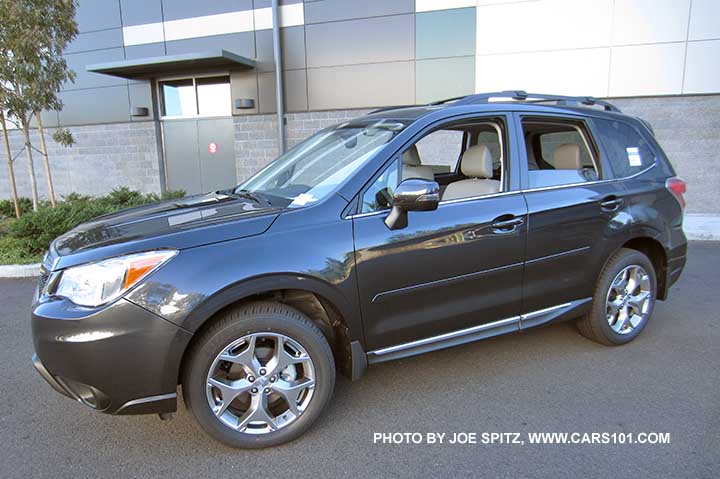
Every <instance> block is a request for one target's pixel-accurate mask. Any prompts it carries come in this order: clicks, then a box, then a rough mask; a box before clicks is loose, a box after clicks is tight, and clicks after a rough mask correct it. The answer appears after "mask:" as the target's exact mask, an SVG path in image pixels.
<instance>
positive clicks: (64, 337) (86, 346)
mask: <svg viewBox="0 0 720 479" xmlns="http://www.w3.org/2000/svg"><path fill="white" fill-rule="evenodd" d="M32 333H33V342H34V345H35V355H34V356H33V365H34V366H35V369H36V370H37V371H38V372H39V373H40V375H41V376H42V377H43V378H44V379H45V380H46V381H47V382H48V383H49V384H50V386H52V388H53V389H55V390H56V391H58V392H59V393H61V394H63V395H65V396H68V397H70V398H72V399H75V400H77V401H79V402H81V403H83V404H85V405H87V406H89V407H92V408H93V409H96V410H98V411H102V412H105V413H110V414H147V413H160V412H172V411H175V409H176V408H177V394H176V389H177V381H178V375H179V370H180V362H181V360H182V354H183V352H184V350H185V347H186V346H187V344H188V343H189V341H190V338H191V337H192V335H191V333H189V332H188V331H185V330H184V329H182V328H179V327H178V326H176V325H174V324H172V323H170V322H168V321H166V320H164V319H162V318H160V317H159V316H156V315H155V314H153V313H150V312H149V311H147V310H145V309H143V308H141V307H139V306H137V305H135V304H134V303H132V302H130V301H127V300H125V299H120V300H118V301H116V302H114V303H112V304H111V305H109V306H106V307H103V308H97V309H91V308H82V307H78V306H76V305H73V304H72V303H71V302H70V301H67V300H65V299H52V298H50V299H46V300H44V301H42V302H40V303H38V304H35V305H34V307H33V312H32Z"/></svg>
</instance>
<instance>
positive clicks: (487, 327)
mask: <svg viewBox="0 0 720 479" xmlns="http://www.w3.org/2000/svg"><path fill="white" fill-rule="evenodd" d="M590 301H592V298H583V299H578V300H575V301H570V302H568V303H563V304H558V305H556V306H551V307H549V308H545V309H540V310H538V311H532V312H530V313H525V314H522V315H520V316H513V317H511V318H506V319H501V320H500V321H494V322H492V323H487V324H481V325H478V326H473V327H471V328H466V329H461V330H458V331H452V332H449V333H445V334H440V335H438V336H432V337H429V338H425V339H418V340H417V341H411V342H409V343H404V344H398V345H396V346H389V347H387V348H382V349H377V350H375V351H370V352H368V354H367V362H368V364H375V363H382V362H385V361H391V360H393V359H400V358H406V357H408V356H414V355H416V354H422V353H426V352H429V351H435V350H437V349H445V348H449V347H452V346H458V345H460V344H465V343H470V342H473V341H478V340H481V339H486V338H491V337H493V336H499V335H501V334H506V333H512V332H517V331H521V330H525V329H528V328H532V327H535V326H540V325H541V324H546V323H549V322H552V321H555V320H563V319H571V318H573V317H576V316H577V315H579V314H582V312H583V308H584V307H585V306H586V305H588V304H589V303H590ZM353 356H354V354H353ZM353 360H354V358H353ZM353 372H354V365H353Z"/></svg>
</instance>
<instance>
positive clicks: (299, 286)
mask: <svg viewBox="0 0 720 479" xmlns="http://www.w3.org/2000/svg"><path fill="white" fill-rule="evenodd" d="M281 289H296V290H302V291H307V292H310V293H314V294H316V295H318V296H321V297H323V298H324V299H325V300H327V301H328V302H329V303H330V304H332V306H333V307H335V309H337V311H338V312H339V313H340V314H341V315H342V317H343V319H344V320H345V322H346V324H347V326H348V329H349V331H348V334H349V337H350V340H352V341H360V342H361V343H364V338H363V334H362V331H363V329H362V322H361V319H360V317H359V315H358V314H357V312H356V311H359V306H358V305H356V304H353V303H352V301H349V300H348V299H347V298H346V297H345V295H343V294H342V293H341V292H340V291H339V290H338V289H337V288H336V287H335V286H333V285H332V284H330V283H327V282H325V281H322V280H320V279H317V278H314V277H312V276H307V275H303V274H299V273H272V274H267V275H262V276H255V277H251V278H247V279H245V280H241V281H238V282H237V283H234V284H231V285H229V286H228V287H226V288H224V289H222V290H220V291H218V292H217V293H216V294H214V295H213V296H210V297H209V298H207V299H206V300H205V301H203V302H202V303H200V304H199V305H198V306H197V307H195V308H194V309H193V310H192V311H191V312H190V314H188V316H187V317H186V319H185V321H184V322H183V324H182V327H183V328H185V329H187V330H189V331H191V332H193V333H194V332H196V331H197V330H198V329H199V328H200V327H201V326H202V325H203V324H204V323H205V322H206V321H207V320H208V319H210V318H211V317H212V316H213V315H214V314H216V313H217V312H218V311H220V310H221V309H223V308H225V307H227V306H229V305H231V304H233V303H236V302H238V301H241V300H243V299H247V298H250V297H252V296H254V295H257V294H262V293H266V292H268V291H277V290H281Z"/></svg>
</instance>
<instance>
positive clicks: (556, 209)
mask: <svg viewBox="0 0 720 479" xmlns="http://www.w3.org/2000/svg"><path fill="white" fill-rule="evenodd" d="M432 138H435V139H438V138H439V139H441V140H442V139H443V138H444V139H445V140H443V141H449V140H447V139H456V141H457V146H458V148H457V150H454V149H452V148H450V149H448V148H445V149H443V148H440V149H439V150H438V149H437V148H432V147H429V146H428V145H429V140H430V139H432ZM435 144H437V142H435ZM438 151H439V153H438ZM443 151H454V153H452V157H450V158H448V157H447V155H445V156H443V154H442V153H443ZM458 152H459V153H458ZM684 192H685V183H684V182H683V181H682V180H681V179H679V178H677V177H676V176H675V172H674V170H673V168H672V166H671V164H670V162H669V160H668V158H667V157H666V155H665V154H664V153H663V151H662V149H661V148H660V146H659V145H658V143H657V141H656V140H655V137H654V133H653V130H652V128H651V126H650V125H649V124H648V123H647V122H645V121H644V120H642V119H639V118H635V117H631V116H628V115H624V114H622V113H621V112H620V111H619V110H618V109H617V108H616V107H614V106H613V105H612V104H610V103H607V102H605V101H601V100H597V99H594V98H590V97H566V96H556V95H544V94H528V93H525V92H522V91H513V92H498V93H487V94H477V95H470V96H465V97H461V98H453V99H449V100H445V101H441V102H436V103H432V104H429V105H425V106H415V107H401V108H386V109H381V110H377V111H374V112H372V113H369V114H368V115H366V116H363V117H361V118H357V119H355V120H352V121H349V122H346V123H342V124H340V125H337V126H334V127H331V128H328V129H325V130H322V131H320V132H319V133H317V134H315V135H314V136H311V137H310V138H308V139H307V140H305V141H304V142H302V143H300V144H298V145H297V146H295V147H294V148H292V149H291V150H289V151H288V152H287V153H285V154H283V155H282V156H280V157H279V158H278V159H277V160H275V161H274V162H272V163H271V164H270V165H268V166H267V167H266V168H264V169H263V170H261V171H260V172H258V173H257V174H256V175H255V176H253V177H252V178H250V179H249V180H247V181H245V182H244V183H242V184H241V185H239V186H237V187H234V188H231V189H228V190H223V191H215V192H212V193H208V194H203V195H198V196H193V197H189V198H184V199H181V200H174V201H168V202H164V203H159V204H154V205H149V206H142V207H138V208H133V209H129V210H124V211H121V212H118V213H114V214H111V215H107V216H103V217H100V218H97V219H96V220H94V221H91V222H89V223H85V224H82V225H80V226H78V227H77V228H75V229H73V230H72V231H70V232H68V233H66V234H64V235H62V236H60V237H59V238H57V239H56V240H55V241H54V242H53V243H52V245H51V247H50V249H49V251H48V253H47V254H46V256H45V258H44V261H43V264H42V271H41V273H42V276H41V279H40V283H39V285H38V288H37V293H36V297H35V299H34V304H33V307H32V331H33V338H34V346H35V352H36V354H35V356H34V357H33V362H34V365H35V367H36V369H37V370H38V371H39V372H40V374H41V375H42V376H43V378H44V379H45V380H46V381H47V382H48V383H49V384H50V385H51V386H52V387H53V388H54V389H55V390H57V391H58V392H60V393H62V394H64V395H66V396H69V397H71V398H73V399H76V400H77V401H80V402H81V403H83V404H85V405H87V406H89V407H91V408H93V409H96V410H98V411H102V412H105V413H110V414H146V413H159V414H166V413H170V412H173V411H175V410H176V408H177V391H178V386H179V385H181V386H182V393H183V397H184V400H185V403H186V405H187V407H188V408H189V410H190V411H191V413H192V415H193V416H194V418H195V419H196V420H197V422H198V424H199V425H200V426H201V427H202V429H203V430H204V431H205V432H207V433H208V434H209V435H210V436H211V437H213V438H215V439H217V440H219V441H221V442H223V443H225V444H228V445H230V446H235V447H266V446H272V445H277V444H281V443H284V442H287V441H290V440H292V439H295V438H297V437H298V436H300V435H301V434H302V433H303V432H304V431H306V430H307V429H308V428H309V427H310V426H311V425H312V423H313V422H314V421H315V420H316V419H317V418H318V416H319V415H320V414H321V413H322V411H323V409H324V408H325V407H326V406H327V404H328V402H329V401H330V397H331V396H332V392H333V388H334V385H335V377H336V373H341V374H344V375H346V376H348V377H349V378H351V379H357V378H359V377H361V376H362V374H363V372H364V370H365V369H366V367H367V366H368V365H372V364H374V363H378V362H382V361H388V360H391V359H397V358H403V357H407V356H411V355H414V354H419V353H424V352H429V351H433V350H436V349H440V348H445V347H449V346H454V345H458V344H462V343H466V342H470V341H475V340H479V339H483V338H488V337H491V336H496V335H499V334H504V333H510V332H515V331H520V330H523V329H526V328H531V327H534V326H538V325H542V324H545V323H549V322H552V321H562V320H574V321H576V322H577V325H578V329H579V330H580V333H581V334H582V335H584V336H586V337H587V338H590V339H592V340H594V341H597V342H599V343H602V344H605V345H608V346H614V345H620V344H624V343H627V342H629V341H632V340H633V339H634V338H635V337H636V336H637V335H639V334H640V333H641V331H642V330H643V329H644V328H645V327H646V326H647V323H648V321H650V319H651V316H652V312H653V306H654V305H655V301H656V300H664V299H666V298H667V297H668V291H669V289H670V287H671V286H672V285H673V283H675V282H676V281H677V279H678V277H679V276H680V274H681V272H682V270H683V267H684V265H685V257H686V249H687V242H686V238H685V235H684V233H683V230H682V218H683V208H684V199H683V193H684Z"/></svg>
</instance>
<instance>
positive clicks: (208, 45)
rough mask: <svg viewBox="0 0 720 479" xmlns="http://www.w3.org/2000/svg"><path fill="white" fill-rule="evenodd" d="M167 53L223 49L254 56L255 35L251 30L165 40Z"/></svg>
mask: <svg viewBox="0 0 720 479" xmlns="http://www.w3.org/2000/svg"><path fill="white" fill-rule="evenodd" d="M165 46H166V47H167V54H168V55H175V54H178V53H196V52H203V51H207V50H217V49H220V48H222V49H224V50H227V51H229V52H233V53H237V54H238V55H241V56H244V57H248V58H254V57H255V35H254V34H253V32H242V33H230V34H227V35H214V36H212V37H199V38H189V39H187V40H175V41H172V42H165Z"/></svg>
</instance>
